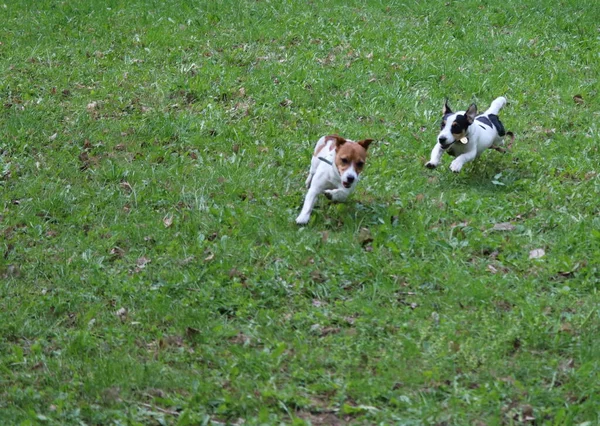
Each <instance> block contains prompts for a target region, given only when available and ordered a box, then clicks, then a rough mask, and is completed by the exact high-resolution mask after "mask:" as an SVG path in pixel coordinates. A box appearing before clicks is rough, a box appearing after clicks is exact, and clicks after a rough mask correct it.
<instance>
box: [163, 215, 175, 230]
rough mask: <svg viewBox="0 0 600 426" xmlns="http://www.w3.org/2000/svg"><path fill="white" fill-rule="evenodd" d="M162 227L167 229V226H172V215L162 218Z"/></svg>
mask: <svg viewBox="0 0 600 426" xmlns="http://www.w3.org/2000/svg"><path fill="white" fill-rule="evenodd" d="M163 225H165V228H168V227H169V226H171V225H173V215H170V214H168V215H166V216H165V217H163Z"/></svg>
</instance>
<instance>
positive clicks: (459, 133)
mask: <svg viewBox="0 0 600 426" xmlns="http://www.w3.org/2000/svg"><path fill="white" fill-rule="evenodd" d="M476 115H477V105H475V104H471V106H470V107H469V109H468V110H466V111H460V112H452V110H451V109H450V107H449V106H448V101H446V102H444V108H443V109H442V125H441V131H440V133H439V134H438V137H437V141H438V142H439V144H440V145H441V147H442V149H448V148H450V146H451V145H452V144H453V143H454V142H456V141H459V140H461V139H462V138H464V137H465V136H467V130H468V129H469V126H470V125H471V124H473V121H475V116H476Z"/></svg>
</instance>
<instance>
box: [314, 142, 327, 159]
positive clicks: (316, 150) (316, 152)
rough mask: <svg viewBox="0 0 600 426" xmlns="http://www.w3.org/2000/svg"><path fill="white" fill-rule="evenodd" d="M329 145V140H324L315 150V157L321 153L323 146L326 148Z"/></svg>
mask: <svg viewBox="0 0 600 426" xmlns="http://www.w3.org/2000/svg"><path fill="white" fill-rule="evenodd" d="M326 146H327V142H323V143H322V144H321V145H319V146H318V147H317V148H316V149H315V152H314V154H313V157H316V156H318V155H319V153H320V152H321V151H322V150H323V148H325V147H326Z"/></svg>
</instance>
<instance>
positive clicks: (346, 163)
mask: <svg viewBox="0 0 600 426" xmlns="http://www.w3.org/2000/svg"><path fill="white" fill-rule="evenodd" d="M371 142H373V139H364V140H361V141H358V142H354V141H351V140H349V139H344V138H342V137H341V136H338V135H331V136H323V137H322V138H320V139H319V140H318V141H317V144H316V146H315V151H314V153H313V157H312V160H311V163H310V172H309V173H308V178H306V188H308V192H307V193H306V198H305V199H304V206H303V207H302V211H301V212H300V214H299V215H298V217H297V218H296V223H297V224H298V225H306V224H307V223H308V220H309V219H310V213H311V212H312V209H313V207H314V205H315V201H316V200H317V196H318V195H319V194H321V193H323V194H325V196H326V197H327V198H329V199H330V200H333V201H346V199H347V198H348V196H349V195H350V194H352V192H354V189H355V188H356V184H357V183H358V179H359V176H360V172H362V170H363V167H364V166H365V162H366V159H367V149H368V148H369V145H370V144H371Z"/></svg>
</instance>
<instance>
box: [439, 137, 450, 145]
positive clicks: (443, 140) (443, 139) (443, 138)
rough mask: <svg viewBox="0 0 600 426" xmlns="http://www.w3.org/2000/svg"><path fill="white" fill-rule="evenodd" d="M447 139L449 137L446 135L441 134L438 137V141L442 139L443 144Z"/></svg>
mask: <svg viewBox="0 0 600 426" xmlns="http://www.w3.org/2000/svg"><path fill="white" fill-rule="evenodd" d="M447 140H448V138H446V136H440V137H439V138H438V141H440V143H441V144H445V143H446V141H447Z"/></svg>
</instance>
